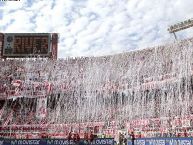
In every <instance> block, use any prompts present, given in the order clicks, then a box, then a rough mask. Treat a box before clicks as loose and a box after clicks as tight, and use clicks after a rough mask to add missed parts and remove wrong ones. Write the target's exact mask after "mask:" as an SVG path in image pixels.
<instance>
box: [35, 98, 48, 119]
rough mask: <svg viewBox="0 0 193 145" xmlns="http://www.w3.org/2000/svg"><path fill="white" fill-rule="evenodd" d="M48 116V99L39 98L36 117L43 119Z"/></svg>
mask: <svg viewBox="0 0 193 145" xmlns="http://www.w3.org/2000/svg"><path fill="white" fill-rule="evenodd" d="M46 114H47V98H46V97H44V98H39V99H38V102H37V108H36V117H37V118H38V119H43V118H45V117H46Z"/></svg>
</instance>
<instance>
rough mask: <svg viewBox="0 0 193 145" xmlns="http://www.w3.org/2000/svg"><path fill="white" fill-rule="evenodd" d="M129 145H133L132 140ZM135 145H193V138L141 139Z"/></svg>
mask: <svg viewBox="0 0 193 145" xmlns="http://www.w3.org/2000/svg"><path fill="white" fill-rule="evenodd" d="M128 145H132V142H131V140H128ZM135 145H193V138H140V139H136V140H135Z"/></svg>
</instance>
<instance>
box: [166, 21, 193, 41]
mask: <svg viewBox="0 0 193 145" xmlns="http://www.w3.org/2000/svg"><path fill="white" fill-rule="evenodd" d="M190 27H193V19H188V20H186V21H183V22H180V23H177V24H174V25H171V26H170V27H169V28H168V31H169V33H173V34H174V37H175V39H176V40H177V36H176V34H175V32H178V31H181V30H184V29H187V28H190Z"/></svg>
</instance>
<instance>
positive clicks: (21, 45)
mask: <svg viewBox="0 0 193 145" xmlns="http://www.w3.org/2000/svg"><path fill="white" fill-rule="evenodd" d="M50 53H51V34H50V33H4V41H3V51H2V55H3V57H29V56H45V57H49V56H50Z"/></svg>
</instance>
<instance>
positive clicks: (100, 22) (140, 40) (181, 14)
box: [0, 0, 193, 58]
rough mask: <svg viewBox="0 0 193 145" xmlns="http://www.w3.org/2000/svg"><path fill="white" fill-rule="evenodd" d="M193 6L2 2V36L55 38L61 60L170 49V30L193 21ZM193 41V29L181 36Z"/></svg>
mask: <svg viewBox="0 0 193 145" xmlns="http://www.w3.org/2000/svg"><path fill="white" fill-rule="evenodd" d="M192 5H193V1H192V0H20V1H18V2H14V1H10V2H0V31H1V32H7V33H8V32H12V33H14V32H15V33H19V32H28V33H29V32H38V33H41V32H57V33H59V34H60V40H59V57H60V58H64V57H71V56H101V55H109V54H116V53H121V52H125V51H130V50H134V49H143V48H146V47H152V46H157V45H160V44H165V43H172V42H173V41H174V38H173V36H172V35H170V34H169V33H168V32H167V28H168V26H170V25H172V24H175V23H177V22H180V21H184V20H186V19H189V18H193V9H192V8H191V6H192ZM177 35H178V36H179V38H180V39H183V38H188V37H192V35H193V29H192V28H191V29H189V30H185V31H182V32H179V33H177Z"/></svg>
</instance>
